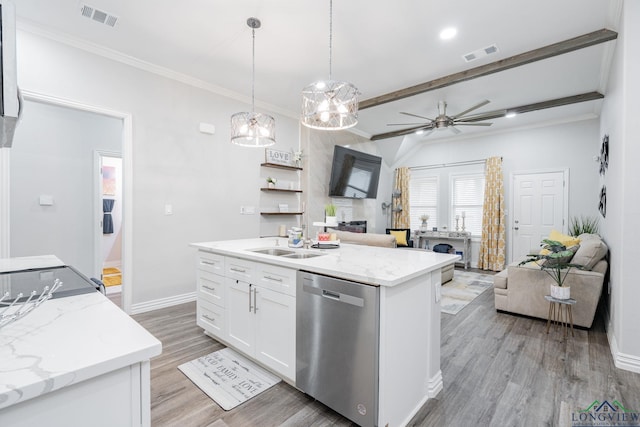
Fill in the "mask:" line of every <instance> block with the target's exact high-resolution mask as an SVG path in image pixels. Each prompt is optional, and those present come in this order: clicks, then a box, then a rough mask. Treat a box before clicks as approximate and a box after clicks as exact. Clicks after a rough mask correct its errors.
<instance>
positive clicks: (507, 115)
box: [504, 113, 516, 119]
mask: <svg viewBox="0 0 640 427" xmlns="http://www.w3.org/2000/svg"><path fill="white" fill-rule="evenodd" d="M504 116H505V117H506V118H507V119H511V118H513V117H515V116H516V113H507V114H505V115H504Z"/></svg>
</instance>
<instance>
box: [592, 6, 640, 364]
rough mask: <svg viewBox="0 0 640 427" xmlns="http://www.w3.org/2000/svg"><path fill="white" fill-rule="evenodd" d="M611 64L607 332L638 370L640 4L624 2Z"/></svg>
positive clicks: (617, 353) (619, 360) (618, 354)
mask: <svg viewBox="0 0 640 427" xmlns="http://www.w3.org/2000/svg"><path fill="white" fill-rule="evenodd" d="M623 7H624V10H623V15H622V20H621V23H620V29H619V33H618V40H617V42H616V48H615V54H614V59H613V67H612V69H611V76H610V78H609V85H608V87H607V93H606V97H605V100H604V105H603V111H602V118H601V122H600V125H601V130H600V134H601V136H602V135H605V134H608V135H609V153H610V156H609V169H608V171H607V173H606V175H605V177H604V179H603V183H604V184H606V186H607V217H606V220H605V221H604V222H603V230H602V231H603V236H604V238H605V239H606V241H607V244H608V245H609V249H610V257H611V258H610V261H611V271H610V284H609V286H610V298H609V306H608V312H609V319H608V331H607V334H608V336H609V340H610V344H611V350H612V353H613V356H614V360H615V362H616V366H618V367H623V368H625V369H630V370H634V371H636V372H640V341H639V340H638V337H639V336H640V313H639V312H638V309H637V302H638V301H640V287H639V286H638V269H637V263H638V259H639V258H640V248H639V246H638V241H640V231H639V228H638V224H639V222H640V198H639V197H638V191H637V184H638V181H640V171H639V170H638V165H639V164H640V146H639V144H638V135H640V122H639V121H638V116H639V115H640V100H638V97H637V95H638V93H640V79H638V76H640V59H638V55H637V52H638V51H639V49H640V28H639V27H638V26H637V25H636V24H637V22H638V21H639V20H640V4H639V3H638V2H635V1H625V2H624V6H623Z"/></svg>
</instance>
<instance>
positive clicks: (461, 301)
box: [440, 270, 493, 314]
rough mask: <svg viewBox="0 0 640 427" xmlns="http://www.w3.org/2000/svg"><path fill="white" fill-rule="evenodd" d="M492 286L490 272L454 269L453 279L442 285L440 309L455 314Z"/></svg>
mask: <svg viewBox="0 0 640 427" xmlns="http://www.w3.org/2000/svg"><path fill="white" fill-rule="evenodd" d="M492 286H493V276H492V275H491V274H482V273H473V272H469V271H460V270H455V272H454V273H453V279H452V280H450V281H449V282H447V283H445V284H444V285H442V288H441V295H442V298H441V299H440V307H441V308H440V310H441V311H442V312H443V313H447V314H457V313H458V312H459V311H460V310H462V309H463V308H465V306H466V305H467V304H469V303H470V302H471V301H473V300H474V299H475V298H477V297H478V296H479V295H480V294H481V293H483V292H484V291H486V290H487V289H489V288H491V287H492Z"/></svg>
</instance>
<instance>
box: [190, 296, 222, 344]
mask: <svg viewBox="0 0 640 427" xmlns="http://www.w3.org/2000/svg"><path fill="white" fill-rule="evenodd" d="M196 318H197V319H196V323H197V324H198V326H200V327H201V328H202V329H204V330H205V331H207V332H209V333H210V334H211V335H213V336H215V337H218V338H220V339H222V340H224V339H226V333H227V327H226V318H225V313H224V308H222V307H218V306H217V305H215V304H211V303H210V302H208V301H205V300H202V299H198V303H197V305H196Z"/></svg>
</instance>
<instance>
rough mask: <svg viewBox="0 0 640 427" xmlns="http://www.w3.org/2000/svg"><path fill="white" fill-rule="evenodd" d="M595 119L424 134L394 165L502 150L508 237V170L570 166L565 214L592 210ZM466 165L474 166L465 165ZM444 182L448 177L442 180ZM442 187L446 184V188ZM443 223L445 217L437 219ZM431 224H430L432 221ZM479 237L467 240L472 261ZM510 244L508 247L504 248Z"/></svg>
mask: <svg viewBox="0 0 640 427" xmlns="http://www.w3.org/2000/svg"><path fill="white" fill-rule="evenodd" d="M599 143H600V141H599V124H598V120H597V119H592V120H584V121H578V122H572V123H565V124H557V125H551V126H546V127H537V128H530V129H521V130H514V131H513V132H506V133H496V134H493V135H488V136H481V137H473V138H468V139H462V140H450V141H446V142H440V143H429V142H428V138H427V140H425V143H424V144H423V145H422V146H419V148H417V149H416V150H414V151H412V152H410V153H409V154H408V155H406V156H405V157H404V158H402V159H400V160H399V161H398V162H397V163H396V164H395V165H393V167H394V168H395V167H399V166H409V167H411V166H422V165H434V164H443V163H455V162H461V161H472V160H479V159H485V158H488V157H491V156H502V159H503V173H504V178H505V183H504V184H505V198H506V199H505V208H506V209H507V216H506V219H505V220H506V224H507V242H509V238H510V236H511V227H512V224H511V219H510V217H509V215H508V211H509V209H510V199H509V195H510V192H511V182H510V179H509V178H510V174H512V173H515V172H524V171H539V170H549V169H564V168H568V169H569V176H570V179H569V184H570V187H569V194H570V196H569V212H568V215H569V216H575V215H578V216H579V215H592V216H595V215H596V214H597V212H598V211H597V202H598V194H599V191H600V187H599V185H598V176H599V175H598V164H597V163H596V162H594V161H593V159H592V158H593V156H594V155H596V154H597V153H598V150H599V148H600V145H599ZM460 170H461V169H460V168H453V169H441V171H443V172H442V173H443V174H444V175H443V178H442V179H441V181H442V180H446V181H447V182H448V175H449V174H451V173H455V172H460ZM465 170H469V171H471V170H473V167H469V168H467V169H465ZM441 184H442V185H441V187H443V186H444V187H443V188H445V187H446V185H448V184H447V183H441ZM445 189H446V188H445ZM443 221H444V219H443ZM437 225H438V226H442V225H446V223H445V222H442V223H441V224H437ZM434 226H435V224H434ZM478 249H479V244H478V242H474V243H473V245H472V263H473V264H476V263H477V257H478ZM509 253H510V248H509V247H508V248H507V254H509Z"/></svg>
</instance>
